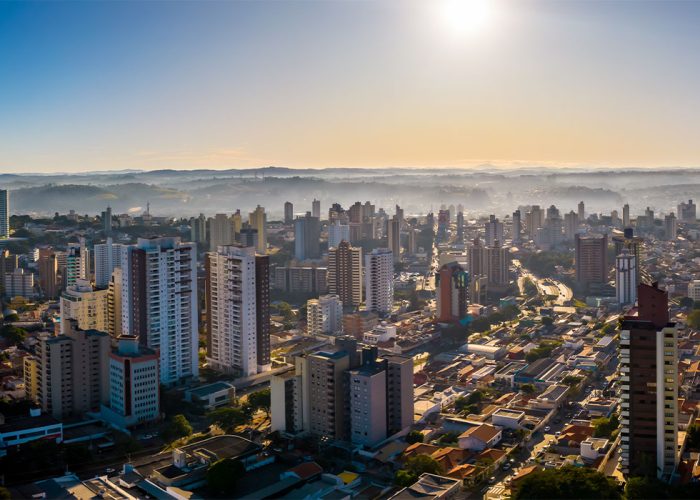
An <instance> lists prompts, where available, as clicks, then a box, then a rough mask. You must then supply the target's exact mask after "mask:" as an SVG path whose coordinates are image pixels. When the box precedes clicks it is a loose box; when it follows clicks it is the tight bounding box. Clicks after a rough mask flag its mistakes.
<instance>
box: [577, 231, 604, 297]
mask: <svg viewBox="0 0 700 500" xmlns="http://www.w3.org/2000/svg"><path fill="white" fill-rule="evenodd" d="M575 241H576V257H575V265H576V281H577V282H578V283H579V285H581V286H582V287H584V288H587V287H589V286H590V285H600V284H603V283H606V282H607V281H608V257H607V251H608V237H607V235H587V236H582V235H580V234H577V235H576V239H575Z"/></svg>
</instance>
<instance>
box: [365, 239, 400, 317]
mask: <svg viewBox="0 0 700 500" xmlns="http://www.w3.org/2000/svg"><path fill="white" fill-rule="evenodd" d="M393 305H394V255H393V252H392V251H391V250H389V249H387V248H375V249H374V250H372V252H371V253H369V254H367V255H365V307H366V309H367V310H368V311H371V312H376V313H378V314H389V313H390V312H391V309H392V307H393Z"/></svg>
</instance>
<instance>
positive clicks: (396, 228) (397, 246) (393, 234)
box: [386, 216, 401, 262]
mask: <svg viewBox="0 0 700 500" xmlns="http://www.w3.org/2000/svg"><path fill="white" fill-rule="evenodd" d="M386 229H387V232H386V234H387V243H388V246H389V250H391V251H392V253H393V254H394V262H401V220H400V219H398V218H397V216H394V217H393V218H392V219H390V220H388V221H387V222H386Z"/></svg>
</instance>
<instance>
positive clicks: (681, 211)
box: [678, 200, 697, 222]
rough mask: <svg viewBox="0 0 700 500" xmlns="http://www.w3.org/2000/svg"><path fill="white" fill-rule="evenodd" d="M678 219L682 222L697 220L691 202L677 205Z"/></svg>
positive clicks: (694, 206) (695, 211)
mask: <svg viewBox="0 0 700 500" xmlns="http://www.w3.org/2000/svg"><path fill="white" fill-rule="evenodd" d="M678 219H680V220H681V221H683V222H695V221H696V220H697V206H696V205H695V203H693V200H688V203H684V202H681V203H679V204H678Z"/></svg>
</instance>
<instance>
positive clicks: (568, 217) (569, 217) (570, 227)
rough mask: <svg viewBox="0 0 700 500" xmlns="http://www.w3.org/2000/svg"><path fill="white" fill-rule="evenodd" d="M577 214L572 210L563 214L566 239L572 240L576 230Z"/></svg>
mask: <svg viewBox="0 0 700 500" xmlns="http://www.w3.org/2000/svg"><path fill="white" fill-rule="evenodd" d="M578 223H579V216H578V214H577V213H576V212H574V211H573V210H572V211H571V212H569V213H568V214H564V239H566V241H574V238H575V237H576V233H577V232H578Z"/></svg>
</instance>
